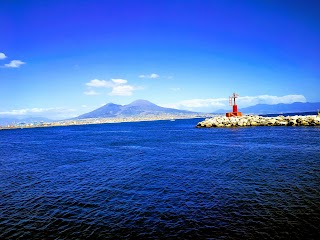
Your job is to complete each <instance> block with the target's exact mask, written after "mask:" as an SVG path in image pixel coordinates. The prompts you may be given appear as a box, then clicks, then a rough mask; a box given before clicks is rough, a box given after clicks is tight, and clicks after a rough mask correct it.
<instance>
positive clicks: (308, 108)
mask: <svg viewBox="0 0 320 240" xmlns="http://www.w3.org/2000/svg"><path fill="white" fill-rule="evenodd" d="M238 107H239V106H238ZM318 110H320V102H316V103H310V102H305V103H303V102H294V103H290V104H285V103H279V104H257V105H254V106H251V107H246V108H239V112H242V113H245V114H250V113H252V114H272V113H275V114H278V113H302V112H317V111H318ZM229 111H231V107H230V109H229V110H223V109H219V110H217V111H215V113H226V112H229Z"/></svg>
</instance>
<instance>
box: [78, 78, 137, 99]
mask: <svg viewBox="0 0 320 240" xmlns="http://www.w3.org/2000/svg"><path fill="white" fill-rule="evenodd" d="M127 83H128V81H127V80H125V79H120V78H113V79H111V80H110V81H106V80H99V79H93V80H91V81H90V82H88V83H86V85H87V86H88V87H89V89H88V90H87V91H86V92H84V94H86V95H97V94H98V93H97V92H95V91H94V90H93V89H92V88H111V92H110V93H109V95H112V96H131V95H132V94H133V91H135V90H138V89H141V88H140V87H135V86H131V85H129V84H127Z"/></svg>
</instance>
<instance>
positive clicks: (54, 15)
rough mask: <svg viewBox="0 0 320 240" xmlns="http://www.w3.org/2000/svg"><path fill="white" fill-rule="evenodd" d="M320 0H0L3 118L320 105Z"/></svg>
mask: <svg viewBox="0 0 320 240" xmlns="http://www.w3.org/2000/svg"><path fill="white" fill-rule="evenodd" d="M319 12H320V2H319V1H312V0H310V1H302V0H301V1H295V0H293V1H286V0H282V1H275V0H268V1H247V0H244V1H228V0H226V1H222V0H220V1H218V0H217V1H215V0H211V1H201V0H198V1H192V0H191V1H182V0H180V1H178V0H170V1H169V0H162V1H156V0H154V1H151V0H150V1H147V0H145V1H139V0H137V1H128V0H127V1H121V0H118V1H116V0H114V1H97V0H90V1H89V0H77V1H73V0H70V1H59V0H57V1H35V0H28V1H18V0H3V1H1V2H0V31H1V35H0V66H1V67H0V82H1V86H0V116H15V117H17V116H20V117H21V116H26V115H30V116H46V117H49V118H53V119H59V118H67V117H71V116H76V115H79V114H81V113H85V112H88V111H91V110H93V109H95V108H97V107H100V106H101V105H103V104H105V103H108V102H114V103H117V104H127V103H130V102H132V101H134V100H136V99H147V100H149V101H151V102H154V103H156V104H159V105H162V106H167V107H175V108H180V109H189V110H195V111H207V112H211V111H214V110H216V109H221V108H222V109H223V108H224V109H228V108H229V106H228V103H227V99H228V96H229V95H231V94H232V93H233V92H237V93H239V94H240V96H241V98H240V99H239V101H238V104H239V107H240V108H241V107H246V106H250V105H254V104H257V103H270V104H276V103H291V102H295V101H302V102H305V101H309V102H318V101H320V95H319V93H318V92H319V91H318V85H319V82H320V81H319V79H320V58H319V54H320V44H319V43H320V15H319Z"/></svg>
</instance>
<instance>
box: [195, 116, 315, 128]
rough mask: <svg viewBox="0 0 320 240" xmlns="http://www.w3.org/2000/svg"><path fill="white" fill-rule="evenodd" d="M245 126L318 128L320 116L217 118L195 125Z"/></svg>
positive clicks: (202, 126)
mask: <svg viewBox="0 0 320 240" xmlns="http://www.w3.org/2000/svg"><path fill="white" fill-rule="evenodd" d="M247 126H320V116H317V115H308V116H277V117H262V116H256V115H254V116H253V115H247V116H242V117H230V118H228V117H224V116H217V117H213V118H206V119H205V120H203V121H201V122H199V123H198V124H197V127H198V128H211V127H247Z"/></svg>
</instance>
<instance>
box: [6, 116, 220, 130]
mask: <svg viewBox="0 0 320 240" xmlns="http://www.w3.org/2000/svg"><path fill="white" fill-rule="evenodd" d="M213 116H214V114H181V115H170V114H165V115H164V114H163V115H146V116H143V115H142V116H132V117H113V118H85V119H71V120H61V121H54V122H41V123H29V124H21V123H20V124H11V125H6V126H0V130H10V129H24V128H43V127H62V126H78V125H90V124H106V123H122V122H145V121H159V120H178V119H193V118H207V117H213Z"/></svg>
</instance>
